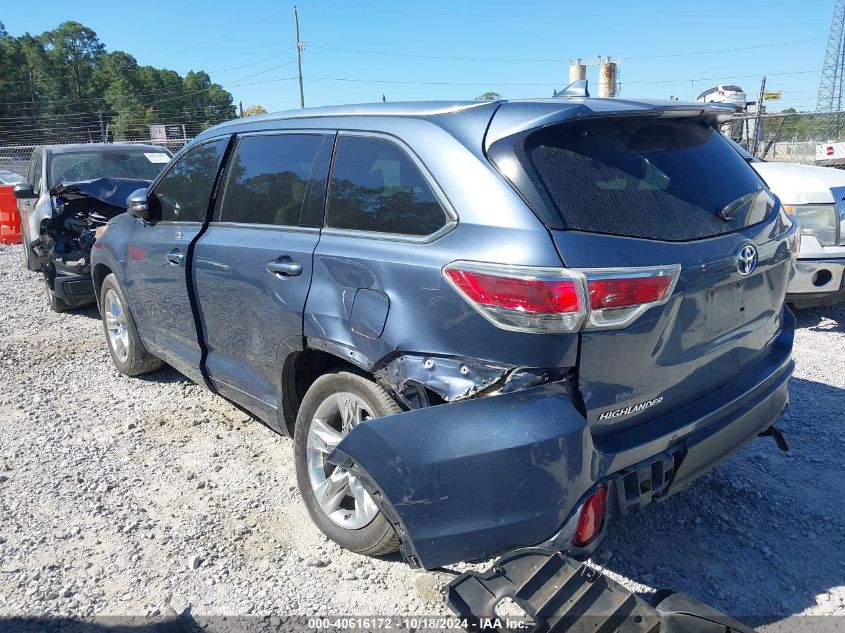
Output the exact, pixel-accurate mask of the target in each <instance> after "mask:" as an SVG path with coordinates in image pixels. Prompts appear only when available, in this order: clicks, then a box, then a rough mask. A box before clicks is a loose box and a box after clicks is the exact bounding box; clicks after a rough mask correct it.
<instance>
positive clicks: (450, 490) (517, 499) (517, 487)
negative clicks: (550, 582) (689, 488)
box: [330, 313, 794, 569]
mask: <svg viewBox="0 0 845 633" xmlns="http://www.w3.org/2000/svg"><path fill="white" fill-rule="evenodd" d="M785 318H786V319H789V320H794V317H792V316H791V314H789V313H787V316H786V317H785ZM791 337H792V328H791V326H790V323H789V322H787V323H784V330H783V333H782V334H781V336H780V337H779V338H778V339H776V340H775V341H774V342H773V343H772V345H771V349H770V351H769V354H768V355H767V356H766V358H765V359H764V360H763V361H761V362H760V363H759V364H758V365H756V366H755V368H753V369H749V371H747V372H746V375H745V376H743V377H742V378H741V379H737V380H735V381H734V382H732V383H730V384H729V385H726V386H725V387H723V388H722V389H720V390H718V393H715V394H713V398H714V400H718V402H719V403H720V405H719V406H718V407H714V406H712V404H711V405H709V406H707V407H703V406H702V405H701V404H700V403H694V404H693V405H689V406H687V407H683V408H679V409H677V410H676V411H674V412H673V413H672V414H670V415H668V416H664V418H659V419H657V420H654V421H652V422H649V423H647V424H645V425H641V426H638V427H633V428H632V429H630V430H628V431H624V432H620V433H618V434H615V435H612V436H595V437H594V436H593V434H592V433H591V432H590V428H589V426H588V424H587V422H586V420H585V419H584V417H583V416H582V415H581V414H580V413H579V412H578V411H577V410H576V409H575V408H574V407H573V405H572V403H571V401H570V399H569V397H568V393H567V388H566V386H565V385H564V384H562V383H560V382H553V383H549V384H545V385H541V386H538V387H533V388H531V389H527V390H524V391H519V392H514V393H507V394H503V395H499V396H494V397H487V398H479V399H470V400H463V401H459V402H455V403H450V404H447V405H441V406H436V407H429V408H424V409H418V410H413V411H408V412H405V413H400V414H397V415H393V416H388V417H385V418H377V419H374V420H370V421H367V422H366V423H364V424H360V425H358V426H357V427H356V428H355V429H353V430H352V431H351V432H350V433H349V434H348V435H347V436H346V437H345V438H344V440H343V441H342V442H341V443H340V444H339V445H338V447H337V448H336V449H335V451H334V453H333V454H332V455H331V456H330V461H332V462H333V463H335V464H338V465H340V466H342V467H344V468H347V469H349V470H351V471H353V472H354V473H355V474H356V476H358V477H359V480H360V481H361V482H362V483H363V485H364V486H365V488H367V490H368V491H369V492H370V494H371V495H372V496H373V498H374V500H375V501H376V503H377V504H378V506H379V507H380V509H381V510H382V512H383V513H384V514H385V516H386V517H387V518H388V520H389V521H391V523H392V524H393V525H394V527H395V529H396V532H397V534H398V536H399V538H400V540H401V543H402V552H403V555H404V556H405V558H406V559H407V561H408V562H409V563H410V564H411V565H412V566H415V567H424V568H426V569H432V568H435V567H439V566H442V565H447V564H450V563H455V562H458V561H464V560H485V559H489V558H491V557H493V556H495V555H497V554H501V553H503V552H506V551H510V550H513V549H515V548H519V547H526V546H534V545H537V544H543V545H545V546H546V547H550V548H552V549H555V550H563V551H567V552H568V553H569V554H570V555H574V556H577V557H584V556H588V555H589V554H590V553H591V552H592V551H593V550H594V549H595V548H596V547H597V546H598V544H599V542H600V541H601V537H602V536H603V534H604V528H602V533H601V534H600V535H599V537H598V538H596V539H594V540H593V541H592V542H590V543H589V545H587V546H585V547H583V548H576V547H574V546H573V545H572V536H573V534H574V530H575V524H576V523H577V519H578V516H579V510H580V506H581V505H582V504H583V503H584V500H585V498H586V497H587V496H589V495H590V494H591V493H592V492H594V491H595V489H596V487H597V486H600V485H604V486H606V488H607V491H608V495H607V499H608V501H607V507H606V516H607V517H608V518H609V519H612V518H615V517H618V516H621V515H624V514H626V513H628V512H631V511H634V510H637V509H639V508H641V507H642V506H644V505H646V504H648V503H650V502H651V501H656V500H662V499H665V498H666V497H668V496H670V495H672V494H674V493H675V492H677V491H679V490H680V489H682V488H683V487H684V486H686V485H687V484H688V483H690V482H691V481H693V480H694V479H695V478H697V477H700V476H701V475H703V474H705V473H706V472H707V471H709V470H710V469H711V468H713V467H714V466H716V465H717V464H719V463H720V462H722V461H724V460H725V459H728V458H729V457H731V456H732V455H734V454H735V453H736V452H738V451H739V450H740V449H741V448H742V447H743V446H744V445H745V444H746V443H748V442H750V441H751V440H752V439H754V438H755V437H756V436H757V435H758V434H759V433H761V432H763V431H765V430H766V429H767V428H769V427H770V426H772V425H773V424H774V423H775V422H776V421H777V419H778V417H779V416H780V414H781V412H782V411H783V409H784V408H785V407H786V405H787V403H788V394H787V382H788V379H789V377H790V375H791V373H792V368H793V363H792V361H791V360H790V358H789V350H790V348H791ZM605 524H606V522H605Z"/></svg>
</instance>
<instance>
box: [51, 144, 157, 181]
mask: <svg viewBox="0 0 845 633" xmlns="http://www.w3.org/2000/svg"><path fill="white" fill-rule="evenodd" d="M169 161H170V154H168V153H166V152H164V151H163V150H161V151H157V152H153V151H141V150H109V151H105V152H104V151H97V152H90V151H89V152H71V153H67V154H55V155H53V157H52V159H51V161H50V186H51V187H52V186H54V185H57V184H58V183H60V182H63V183H70V182H79V181H81V180H93V179H95V178H134V179H136V180H153V179H154V178H155V177H156V176H157V175H158V172H160V171H161V168H162V167H164V165H166V164H167V163H168V162H169Z"/></svg>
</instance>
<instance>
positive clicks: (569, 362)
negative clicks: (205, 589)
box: [92, 96, 798, 568]
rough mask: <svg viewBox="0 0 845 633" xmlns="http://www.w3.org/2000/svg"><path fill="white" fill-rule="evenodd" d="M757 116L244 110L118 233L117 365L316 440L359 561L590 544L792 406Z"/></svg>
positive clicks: (321, 518) (319, 508)
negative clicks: (743, 152)
mask: <svg viewBox="0 0 845 633" xmlns="http://www.w3.org/2000/svg"><path fill="white" fill-rule="evenodd" d="M728 115H729V112H726V111H725V110H724V109H723V108H722V107H720V106H717V105H711V104H679V103H678V102H651V101H629V100H618V99H617V100H607V99H591V98H588V97H586V96H568V97H563V98H554V99H545V100H524V101H499V102H468V103H463V102H461V103H443V102H435V103H407V104H381V103H380V104H376V105H360V106H348V107H328V108H315V109H305V110H298V111H295V112H289V113H282V114H275V115H265V116H256V117H249V118H248V119H245V120H239V121H233V122H230V123H224V124H222V125H218V126H216V127H214V128H211V129H209V130H207V131H205V132H204V133H203V134H201V135H200V136H199V137H197V138H196V139H195V140H194V141H193V142H192V143H191V144H190V145H189V146H187V147H186V148H184V149H183V150H182V151H181V152H180V153H179V154H178V155H177V156H176V157H175V158H174V160H173V161H172V162H171V164H170V165H169V166H168V167H167V168H166V169H165V170H164V172H163V173H162V174H160V175H159V177H158V178H157V179H156V180H155V181H154V182H153V183H152V185H151V186H150V187H149V188H148V189H146V190H139V191H137V192H135V193H134V194H133V195H132V196H131V197H130V200H129V201H128V207H129V211H128V213H126V214H123V215H121V216H118V217H116V218H114V219H113V220H111V221H110V222H109V223H108V225H107V228H106V230H105V232H104V233H103V234H102V235H101V236H100V238H99V239H98V240H97V242H96V244H95V248H94V251H93V256H92V264H93V266H92V274H93V281H94V284H95V288H96V293H97V296H98V297H99V305H100V310H101V312H102V316H103V328H104V332H105V335H106V340H107V341H108V346H109V349H110V351H111V355H112V357H113V359H114V362H115V364H116V365H117V367H118V369H119V370H120V371H121V372H123V373H125V374H128V375H138V374H142V373H145V372H150V371H153V370H156V369H158V368H159V367H161V366H162V364H163V363H167V364H169V365H172V366H173V367H175V368H176V369H178V370H179V371H180V372H182V373H184V374H185V375H187V376H189V377H190V378H192V379H193V380H195V381H196V382H198V383H200V384H204V385H206V386H207V387H208V388H209V389H211V390H212V391H214V392H216V393H219V394H220V395H221V396H223V397H225V398H227V399H229V400H231V401H233V402H235V403H237V404H238V405H240V406H241V407H244V408H246V409H247V410H249V411H250V412H252V413H253V414H254V415H255V416H256V417H258V418H260V419H261V420H262V421H263V422H264V423H266V424H267V425H269V426H270V427H272V428H273V429H275V430H276V431H278V432H279V433H283V434H286V435H289V436H291V437H292V438H293V441H294V443H295V451H294V454H295V460H296V471H297V476H298V483H299V487H300V489H301V493H302V496H303V498H304V500H305V504H306V506H307V508H308V511H309V513H310V515H311V517H312V519H313V520H314V522H315V523H316V524H317V526H319V528H320V529H321V530H322V531H323V532H324V533H325V534H326V535H327V536H329V537H330V538H332V539H333V540H335V541H336V542H338V543H340V544H341V545H343V546H345V547H347V548H350V549H352V550H354V551H356V552H361V553H366V554H373V555H378V554H385V553H388V552H392V551H395V550H397V549H401V551H402V553H403V554H404V556H405V558H406V559H407V560H408V561H409V562H410V563H411V564H412V565H415V566H421V567H425V568H432V567H437V566H440V565H444V564H448V563H452V562H456V561H460V560H474V559H484V558H488V557H492V556H494V555H497V554H500V553H502V552H505V551H508V550H511V549H514V548H518V547H522V546H528V545H545V546H547V547H552V548H554V549H558V550H562V551H566V552H568V553H569V554H570V555H575V556H578V555H581V556H585V555H588V554H589V553H590V552H591V551H592V550H593V549H594V548H595V547H596V546H597V544H598V543H599V542H600V540H601V538H602V536H603V534H604V531H605V529H606V526H607V524H608V522H609V521H611V520H613V519H614V518H615V517H618V516H620V515H623V514H625V513H627V512H631V511H632V510H636V509H639V508H641V507H643V506H645V505H646V504H648V503H650V502H651V501H655V500H660V499H664V498H666V497H668V496H669V495H671V494H673V493H674V492H676V491H678V490H679V489H681V488H683V487H684V486H685V485H686V484H688V483H689V482H690V481H692V480H693V479H695V478H696V477H699V476H701V475H702V474H704V473H705V472H707V471H708V470H709V469H711V468H713V467H714V466H715V465H716V464H718V463H720V462H721V461H723V460H725V459H727V458H729V457H730V456H732V455H733V454H735V453H736V452H737V451H738V450H739V449H740V448H741V447H742V446H743V445H744V444H746V443H747V442H749V441H751V440H752V439H754V438H755V437H757V436H758V435H760V434H767V433H768V434H771V433H777V431H776V430H773V429H774V426H773V425H774V424H775V423H776V421H777V420H778V417H779V416H780V414H781V412H782V411H783V409H784V407H786V405H787V400H788V396H787V382H788V379H789V377H790V374H791V372H792V368H793V363H792V361H791V360H790V351H791V347H792V338H793V327H794V319H793V317H792V315H791V314H790V312H789V311H788V310H786V309H784V307H783V300H784V294H785V292H786V287H787V282H788V281H789V277H790V271H791V267H792V262H793V260H794V258H795V255H796V253H797V249H798V235H797V226H796V224H795V223H794V221H793V220H791V219H790V217H789V216H788V215H787V214H786V213H784V212H783V211H782V210H781V207H780V203H779V202H778V200H777V199H776V198H775V197H774V196H773V195H772V194H771V193H770V192H769V191H768V190H767V188H766V186H765V184H764V183H763V182H762V181H761V180H760V178H759V177H758V176H757V174H756V173H755V172H754V170H753V169H751V167H750V166H749V165H748V164H747V163H746V162H745V161H744V160H743V159H742V157H741V156H739V154H737V153H736V152H735V151H734V150H733V149H732V148H731V146H730V145H729V144H728V141H727V140H725V138H724V137H723V136H722V135H721V134H720V133H719V132H718V130H717V129H716V128H717V127H718V125H719V123H720V121H722V120H724V118H725V117H726V116H728ZM268 493H269V494H272V491H268Z"/></svg>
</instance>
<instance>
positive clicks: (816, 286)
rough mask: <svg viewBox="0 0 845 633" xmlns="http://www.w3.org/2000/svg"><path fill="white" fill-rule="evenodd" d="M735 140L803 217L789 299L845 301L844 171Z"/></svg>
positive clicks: (810, 303) (803, 304)
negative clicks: (778, 156) (756, 151)
mask: <svg viewBox="0 0 845 633" xmlns="http://www.w3.org/2000/svg"><path fill="white" fill-rule="evenodd" d="M733 145H734V146H735V147H736V148H737V151H738V152H739V153H740V154H742V156H743V157H744V158H745V160H747V161H748V162H749V163H750V164H751V166H752V167H753V168H754V170H755V171H756V172H757V173H758V174H760V176H761V177H762V178H763V180H765V181H766V184H767V185H769V189H771V191H772V192H773V193H774V194H775V195H776V196H777V197H778V198H780V201H781V203H782V204H783V206H784V208H785V209H786V211H787V212H789V213H792V214H794V215H795V216H796V217H797V218H798V220H799V221H800V222H801V250H800V252H799V254H798V260H797V261H796V262H795V274H794V275H793V277H792V280H791V281H790V282H789V286H788V287H787V291H786V300H787V302H789V303H791V304H792V305H794V306H795V307H796V308H811V307H816V306H823V305H832V304H834V303H838V302H840V301H845V171H843V170H841V169H833V168H831V167H815V166H813V165H798V164H795V163H769V162H766V161H762V160H760V159H759V158H754V157H753V156H752V155H751V154H749V153H748V152H747V151H745V150H744V149H743V148H742V147H741V146H739V145H737V144H736V143H733Z"/></svg>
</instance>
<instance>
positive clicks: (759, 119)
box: [751, 75, 766, 156]
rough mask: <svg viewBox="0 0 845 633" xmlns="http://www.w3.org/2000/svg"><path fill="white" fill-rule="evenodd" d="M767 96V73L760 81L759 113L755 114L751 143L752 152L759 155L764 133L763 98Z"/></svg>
mask: <svg viewBox="0 0 845 633" xmlns="http://www.w3.org/2000/svg"><path fill="white" fill-rule="evenodd" d="M765 96H766V75H763V81H761V82H760V94H759V96H758V97H757V113H756V114H755V115H754V141H753V143H752V145H751V154H753V155H754V156H756V155H757V150H758V149H759V147H760V137H761V136H762V135H763V99H764V98H765Z"/></svg>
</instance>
